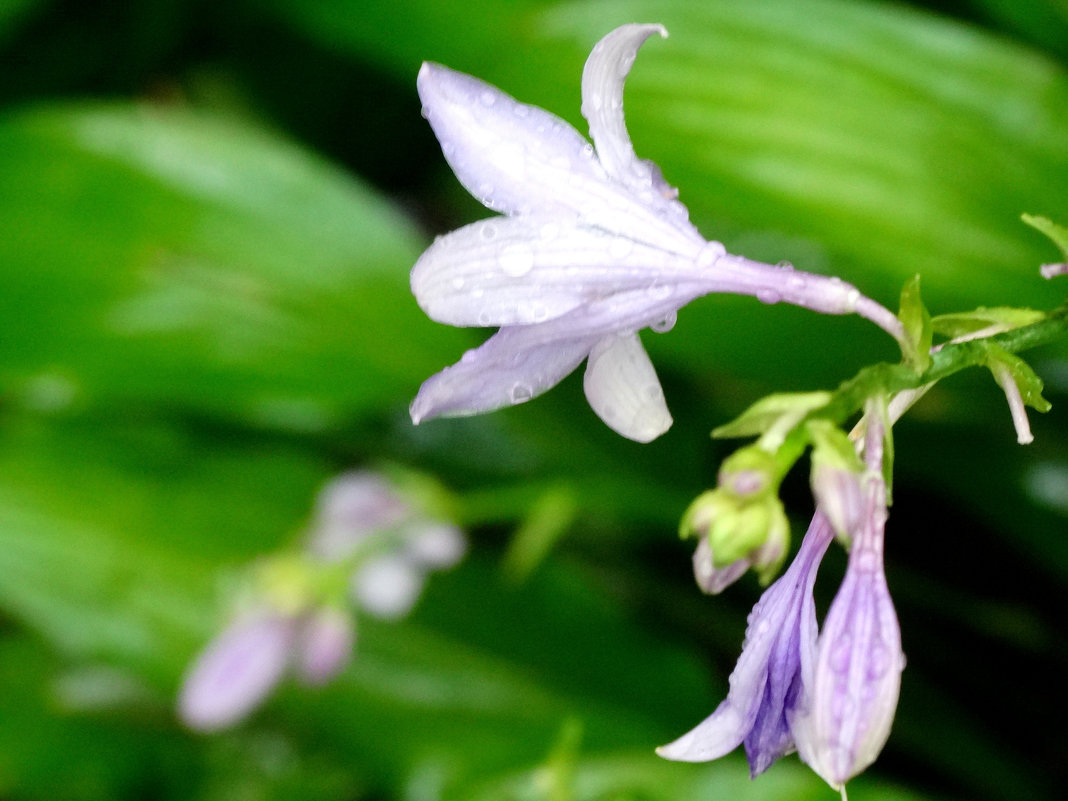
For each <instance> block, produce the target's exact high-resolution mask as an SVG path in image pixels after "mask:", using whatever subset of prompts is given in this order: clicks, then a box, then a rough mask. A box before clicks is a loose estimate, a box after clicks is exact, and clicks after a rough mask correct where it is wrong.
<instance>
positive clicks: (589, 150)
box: [582, 143, 593, 159]
mask: <svg viewBox="0 0 1068 801" xmlns="http://www.w3.org/2000/svg"><path fill="white" fill-rule="evenodd" d="M582 157H583V158H585V159H592V158H593V145H591V144H589V143H587V144H585V145H583V146H582Z"/></svg>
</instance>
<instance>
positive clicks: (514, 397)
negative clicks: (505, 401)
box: [508, 381, 534, 403]
mask: <svg viewBox="0 0 1068 801" xmlns="http://www.w3.org/2000/svg"><path fill="white" fill-rule="evenodd" d="M533 395H534V393H533V391H532V390H531V388H530V387H529V386H528V385H527V384H524V383H523V382H522V381H517V382H516V383H515V384H513V385H512V389H511V390H510V391H509V392H508V398H509V399H510V400H511V401H512V403H522V402H523V401H528V400H530V399H531V397H533Z"/></svg>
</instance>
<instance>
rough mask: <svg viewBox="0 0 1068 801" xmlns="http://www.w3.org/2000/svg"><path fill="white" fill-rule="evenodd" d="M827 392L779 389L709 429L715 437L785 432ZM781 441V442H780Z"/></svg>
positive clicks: (818, 404) (828, 396)
mask: <svg viewBox="0 0 1068 801" xmlns="http://www.w3.org/2000/svg"><path fill="white" fill-rule="evenodd" d="M831 397H832V395H831V393H830V392H823V391H820V392H782V393H777V394H774V395H768V396H767V397H764V398H761V399H760V400H758V401H757V402H756V403H754V404H753V405H752V406H750V407H749V408H748V409H746V410H745V411H744V412H742V413H741V415H739V416H738V417H736V418H735V419H734V420H732V421H731V422H729V423H724V424H723V425H721V426H718V427H717V428H715V429H714V430H713V431H712V436H713V437H716V438H717V439H726V438H729V437H751V436H756V435H759V434H765V433H767V432H769V431H772V430H773V429H774V430H775V431H780V432H781V433H782V434H783V435H784V436H785V434H786V433H788V432H789V431H790V430H791V429H793V428H794V427H795V426H796V425H797V424H798V423H800V422H801V421H802V420H803V419H804V418H805V417H806V416H807V415H808V414H810V413H811V412H814V411H816V410H817V409H820V408H822V407H824V406H826V405H827V403H828V402H829V401H830V400H831ZM780 444H781V442H780Z"/></svg>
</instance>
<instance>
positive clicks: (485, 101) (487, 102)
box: [478, 89, 497, 106]
mask: <svg viewBox="0 0 1068 801" xmlns="http://www.w3.org/2000/svg"><path fill="white" fill-rule="evenodd" d="M478 99H479V100H480V101H481V102H482V105H483V106H492V105H493V104H494V103H495V102H496V101H497V96H496V95H495V94H493V92H491V91H489V90H488V89H487V90H486V91H484V92H483V93H482V94H480V95H479V96H478Z"/></svg>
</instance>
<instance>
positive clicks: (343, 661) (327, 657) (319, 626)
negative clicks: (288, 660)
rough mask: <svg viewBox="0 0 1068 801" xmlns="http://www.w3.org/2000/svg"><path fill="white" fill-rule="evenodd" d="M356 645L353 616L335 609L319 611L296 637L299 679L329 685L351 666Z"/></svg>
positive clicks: (303, 625) (296, 659) (296, 665)
mask: <svg viewBox="0 0 1068 801" xmlns="http://www.w3.org/2000/svg"><path fill="white" fill-rule="evenodd" d="M355 642H356V628H355V626H354V625H353V621H352V615H351V614H349V613H348V612H346V611H345V610H342V609H336V608H333V607H327V608H324V609H320V610H317V611H316V612H314V613H313V614H311V615H310V616H309V617H307V618H306V619H305V620H304V621H303V623H302V625H301V627H300V631H299V633H298V635H297V641H296V648H295V654H294V662H295V664H294V667H295V669H296V673H297V678H298V679H300V681H301V682H303V683H304V684H308V685H312V686H318V685H322V684H326V682H328V681H330V680H331V679H332V678H334V677H335V676H337V675H338V674H339V673H340V672H341V671H342V670H344V669H345V667H346V666H347V665H348V663H349V661H350V660H351V659H352V649H353V646H354V645H355Z"/></svg>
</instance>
